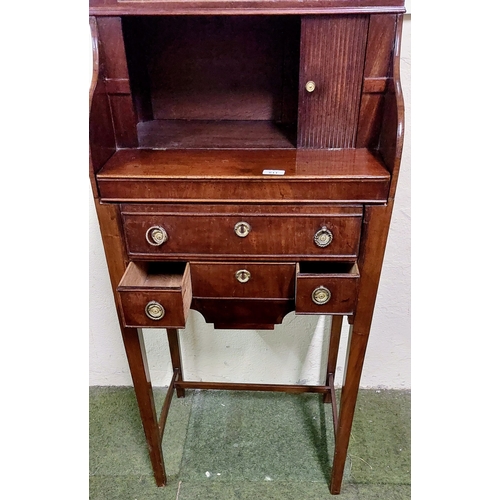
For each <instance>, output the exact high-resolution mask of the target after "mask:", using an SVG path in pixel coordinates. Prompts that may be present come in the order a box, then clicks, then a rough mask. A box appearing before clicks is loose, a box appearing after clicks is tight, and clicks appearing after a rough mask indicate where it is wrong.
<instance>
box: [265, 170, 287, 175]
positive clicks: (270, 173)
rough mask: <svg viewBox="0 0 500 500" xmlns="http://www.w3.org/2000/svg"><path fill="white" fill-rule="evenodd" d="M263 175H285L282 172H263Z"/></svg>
mask: <svg viewBox="0 0 500 500" xmlns="http://www.w3.org/2000/svg"><path fill="white" fill-rule="evenodd" d="M262 173H263V174H264V175H285V171H284V170H263V171H262Z"/></svg>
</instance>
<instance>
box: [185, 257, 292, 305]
mask: <svg viewBox="0 0 500 500" xmlns="http://www.w3.org/2000/svg"><path fill="white" fill-rule="evenodd" d="M191 279H192V283H193V297H207V298H208V297H217V298H251V299H259V298H262V299H293V297H294V292H295V263H279V264H276V263H267V262H262V263H255V262H254V263H248V262H231V263H218V262H211V263H204V262H191Z"/></svg>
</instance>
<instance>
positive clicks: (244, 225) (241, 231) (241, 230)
mask: <svg viewBox="0 0 500 500" xmlns="http://www.w3.org/2000/svg"><path fill="white" fill-rule="evenodd" d="M251 230H252V228H251V227H250V224H248V222H238V223H237V224H235V226H234V232H235V233H236V234H237V236H239V237H240V238H245V236H248V233H250V231H251Z"/></svg>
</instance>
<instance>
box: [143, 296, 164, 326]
mask: <svg viewBox="0 0 500 500" xmlns="http://www.w3.org/2000/svg"><path fill="white" fill-rule="evenodd" d="M145 311H146V316H147V317H148V318H149V319H154V320H155V321H158V320H160V319H161V318H163V316H165V308H164V307H163V306H162V305H161V304H160V303H159V302H156V301H155V300H152V301H151V302H148V303H147V305H146V308H145Z"/></svg>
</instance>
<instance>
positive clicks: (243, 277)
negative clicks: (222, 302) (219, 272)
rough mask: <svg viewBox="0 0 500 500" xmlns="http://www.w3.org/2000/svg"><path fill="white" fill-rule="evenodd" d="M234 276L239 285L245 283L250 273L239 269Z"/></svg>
mask: <svg viewBox="0 0 500 500" xmlns="http://www.w3.org/2000/svg"><path fill="white" fill-rule="evenodd" d="M235 276H236V279H237V280H238V281H239V282H240V283H246V282H247V281H248V280H249V279H250V278H251V276H252V275H251V274H250V271H247V270H246V269H240V270H239V271H236V273H235Z"/></svg>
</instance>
